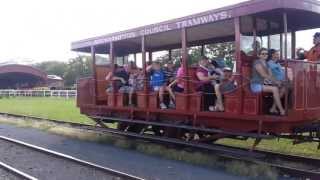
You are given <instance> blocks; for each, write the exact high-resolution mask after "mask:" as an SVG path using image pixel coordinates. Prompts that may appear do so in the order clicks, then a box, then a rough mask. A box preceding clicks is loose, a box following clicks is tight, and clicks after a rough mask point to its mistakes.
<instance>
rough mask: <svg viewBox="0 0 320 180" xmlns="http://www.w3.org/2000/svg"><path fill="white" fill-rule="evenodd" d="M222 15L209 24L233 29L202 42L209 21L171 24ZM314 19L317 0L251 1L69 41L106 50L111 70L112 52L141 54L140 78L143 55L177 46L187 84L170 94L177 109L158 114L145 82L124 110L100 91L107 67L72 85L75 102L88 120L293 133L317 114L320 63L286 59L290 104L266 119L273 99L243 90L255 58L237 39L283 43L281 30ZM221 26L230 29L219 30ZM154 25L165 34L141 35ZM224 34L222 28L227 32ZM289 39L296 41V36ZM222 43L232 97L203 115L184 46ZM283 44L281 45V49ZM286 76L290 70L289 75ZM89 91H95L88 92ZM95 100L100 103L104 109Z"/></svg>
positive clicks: (116, 96) (319, 9)
mask: <svg viewBox="0 0 320 180" xmlns="http://www.w3.org/2000/svg"><path fill="white" fill-rule="evenodd" d="M297 9H300V10H301V11H297ZM221 12H224V13H226V14H227V15H228V17H227V18H225V19H222V20H219V19H218V20H217V21H214V22H210V23H212V24H214V23H217V24H218V25H220V26H221V27H219V29H221V32H222V31H223V30H224V29H223V28H228V29H230V28H232V27H234V31H232V33H233V34H228V35H224V36H223V37H212V36H208V39H201V38H198V37H201V35H203V34H210V33H211V32H212V33H213V34H214V33H216V32H215V31H210V30H209V29H206V28H207V27H209V26H207V25H209V24H208V23H204V24H200V25H199V24H197V25H190V26H183V27H182V25H183V23H181V24H180V26H181V27H180V26H179V27H177V24H179V23H180V22H181V21H183V20H186V21H187V20H192V18H196V17H202V16H204V15H208V14H213V13H221ZM311 12H312V13H311ZM285 13H286V14H285ZM319 14H320V3H319V2H317V1H313V0H268V1H267V0H265V1H263V0H254V1H249V2H245V3H241V4H238V5H234V6H230V7H227V8H222V9H218V10H213V11H208V12H204V13H201V14H196V15H192V16H187V17H184V18H180V19H175V20H171V21H166V22H163V23H160V24H153V25H150V26H145V27H141V28H136V29H131V30H128V31H123V32H119V33H115V34H111V35H106V36H101V37H97V38H92V39H87V40H83V41H79V42H75V43H73V44H72V49H73V50H77V51H81V52H87V51H88V48H90V47H92V46H95V47H96V46H100V45H104V47H105V46H106V47H107V48H105V49H104V51H103V53H107V52H109V54H110V60H111V62H112V63H111V64H112V66H113V64H114V57H115V54H114V53H115V52H117V53H118V52H119V53H120V54H119V55H118V54H117V55H118V56H120V55H121V56H123V55H126V54H121V52H122V53H123V52H126V53H129V52H130V53H133V52H134V53H138V52H141V53H142V64H143V73H144V75H145V77H148V75H147V72H146V51H155V50H168V49H171V48H182V60H183V66H184V67H185V68H186V70H187V72H188V73H187V74H186V77H185V78H184V80H185V81H186V82H188V83H185V87H186V88H185V89H186V91H185V92H183V93H177V94H176V109H167V110H161V109H159V107H158V105H159V100H158V96H157V94H156V93H154V92H149V91H148V81H145V82H144V90H143V91H141V92H137V107H134V108H131V107H130V108H129V107H127V97H126V95H124V94H121V93H109V94H106V93H105V87H106V85H107V83H108V82H106V81H105V80H104V77H105V76H106V74H107V72H108V71H111V69H108V68H107V67H102V66H101V67H100V66H96V67H95V79H94V78H87V79H81V80H79V81H78V97H77V98H78V99H77V105H78V106H79V107H80V109H81V112H82V113H83V114H87V115H92V114H95V113H97V112H99V113H102V114H109V113H110V114H116V115H117V116H119V117H120V116H121V117H134V118H138V119H145V120H150V121H152V120H157V121H161V120H164V121H172V123H175V122H174V121H179V122H180V121H181V120H185V121H187V122H189V124H193V125H194V126H204V127H212V128H219V129H222V130H231V131H244V132H246V131H257V130H258V128H259V122H262V124H263V125H262V127H261V128H262V129H261V130H262V131H265V132H273V133H291V132H292V129H293V128H294V127H297V126H300V125H303V124H304V123H310V122H311V121H312V120H314V119H315V118H319V117H320V96H319V95H318V92H320V70H319V69H320V65H317V64H314V63H310V62H303V61H294V60H288V61H287V62H288V67H289V68H290V71H292V77H293V81H292V87H290V91H291V92H290V93H288V94H291V96H288V99H290V100H291V101H286V102H285V104H287V103H288V106H287V107H289V109H288V115H287V116H271V115H267V114H266V113H265V111H266V110H267V109H268V107H267V106H268V105H269V104H268V103H269V101H270V99H271V100H272V98H270V94H265V93H259V94H255V93H252V92H251V91H250V86H249V85H250V76H251V68H252V62H253V61H254V60H255V59H257V57H254V56H247V55H246V54H245V53H244V52H243V51H241V42H240V41H241V38H240V37H241V35H244V36H246V35H249V36H254V37H256V36H261V35H273V34H280V33H281V39H284V40H285V39H286V37H282V36H285V34H284V35H282V33H284V32H287V30H288V29H289V30H291V29H294V30H302V29H311V28H315V27H320V23H319V22H318V21H311V20H312V18H319ZM245 16H252V17H255V18H254V19H255V20H254V21H256V22H257V26H255V25H253V26H254V28H253V29H252V30H251V31H250V32H246V33H244V34H241V33H242V32H241V31H242V28H243V26H246V24H243V25H242V24H240V18H242V17H245ZM279 17H280V18H279ZM281 17H283V18H281ZM259 18H262V19H265V20H267V21H268V20H269V21H270V20H271V21H275V22H277V23H279V28H278V29H276V30H265V31H261V30H260V29H259V22H258V19H259ZM306 18H307V19H309V20H310V22H307V21H306V22H304V21H301V19H306ZM292 19H295V20H296V21H292ZM232 20H234V21H233V22H234V24H231V27H230V24H228V23H225V22H227V21H228V22H230V21H232ZM218 22H219V23H221V24H219V23H218ZM241 22H242V21H241ZM301 22H303V23H301ZM186 24H188V23H186ZM226 24H228V25H226ZM254 24H256V23H254ZM223 25H226V26H228V27H223ZM159 26H166V27H167V29H166V30H163V31H162V32H150V34H139V32H142V30H145V29H148V28H149V29H150V28H157V27H159ZM268 26H269V25H268ZM201 27H206V28H203V29H200V30H201V31H203V32H201V33H199V34H197V33H194V34H195V35H193V36H188V34H189V32H192V31H191V30H190V29H192V28H201ZM269 27H270V26H269ZM169 29H170V30H169ZM228 29H226V31H227V30H228ZM189 30H190V31H189ZM206 30H207V31H206ZM137 32H138V33H137ZM221 32H220V33H221ZM124 33H125V34H124ZM166 33H167V34H168V36H169V35H170V33H173V34H174V33H176V34H174V35H173V36H170V37H166V36H165V35H166ZM287 33H289V32H287ZM190 34H191V33H190ZM175 35H176V36H177V37H179V41H180V42H176V41H175V42H174V41H172V42H171V40H172V39H170V38H174V37H175ZM214 35H215V34H214ZM152 38H155V39H156V42H153V41H152V40H150V39H152ZM157 38H158V39H157ZM310 38H311V37H310ZM293 39H295V37H294V38H293ZM146 40H148V41H146ZM189 40H190V41H189ZM167 41H168V42H167ZM226 41H235V46H236V50H235V51H236V52H235V57H236V62H237V64H236V65H237V67H236V70H237V76H236V80H237V82H238V85H239V89H237V90H236V91H235V92H231V93H228V94H225V95H224V105H225V112H204V111H203V108H202V102H203V96H202V94H201V93H200V92H196V88H195V87H196V86H195V85H196V82H197V79H196V77H195V71H196V68H193V67H188V66H189V65H188V63H187V58H188V56H187V53H186V52H187V51H186V48H187V47H190V46H191V45H204V44H205V43H212V42H226ZM109 42H110V43H109ZM281 42H282V41H281ZM157 43H159V44H157ZM161 43H162V44H161ZM292 44H294V43H292ZM115 45H117V46H115ZM280 46H281V47H282V46H284V45H283V43H280ZM117 47H118V50H117ZM124 47H126V48H127V49H125V48H124ZM284 47H286V45H285V46H284ZM119 49H121V50H119ZM97 50H98V49H97ZM285 54H286V52H285ZM187 67H188V68H187ZM290 71H289V69H288V72H290ZM95 87H96V91H95V90H94V89H95ZM288 92H289V91H288ZM95 98H96V99H97V100H98V102H96V103H95V101H94V99H95ZM101 102H106V104H103V103H101Z"/></svg>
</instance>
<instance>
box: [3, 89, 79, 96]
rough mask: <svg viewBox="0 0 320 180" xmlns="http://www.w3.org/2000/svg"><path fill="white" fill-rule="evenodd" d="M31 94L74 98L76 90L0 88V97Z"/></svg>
mask: <svg viewBox="0 0 320 180" xmlns="http://www.w3.org/2000/svg"><path fill="white" fill-rule="evenodd" d="M14 96H31V97H64V98H74V97H76V96H77V91H76V90H13V89H12V90H8V89H5V90H0V97H14Z"/></svg>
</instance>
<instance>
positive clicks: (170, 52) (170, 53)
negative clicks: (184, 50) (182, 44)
mask: <svg viewBox="0 0 320 180" xmlns="http://www.w3.org/2000/svg"><path fill="white" fill-rule="evenodd" d="M168 53H169V54H168V56H169V61H172V49H169V50H168Z"/></svg>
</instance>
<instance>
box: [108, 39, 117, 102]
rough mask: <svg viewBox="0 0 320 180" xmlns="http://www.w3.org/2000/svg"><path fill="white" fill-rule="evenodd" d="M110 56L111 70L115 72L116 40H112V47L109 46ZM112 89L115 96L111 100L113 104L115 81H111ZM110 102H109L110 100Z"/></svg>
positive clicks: (112, 94)
mask: <svg viewBox="0 0 320 180" xmlns="http://www.w3.org/2000/svg"><path fill="white" fill-rule="evenodd" d="M109 58H110V62H111V71H112V72H113V73H114V72H115V51H114V42H110V48H109ZM111 85H112V89H113V91H112V92H111V96H112V97H113V98H112V100H111V101H113V102H112V103H111V104H115V90H116V89H115V87H116V85H115V81H111ZM108 104H109V102H108Z"/></svg>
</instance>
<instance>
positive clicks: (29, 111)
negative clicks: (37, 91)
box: [0, 97, 92, 125]
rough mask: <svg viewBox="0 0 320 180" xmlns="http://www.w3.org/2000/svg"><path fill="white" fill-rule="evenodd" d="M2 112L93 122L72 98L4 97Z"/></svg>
mask: <svg viewBox="0 0 320 180" xmlns="http://www.w3.org/2000/svg"><path fill="white" fill-rule="evenodd" d="M0 112H6V113H12V114H19V115H28V116H37V117H42V118H48V119H56V120H64V121H68V122H77V123H84V124H89V125H90V124H92V120H90V119H89V118H87V117H86V116H84V115H81V114H80V110H79V108H77V107H76V102H75V99H72V98H71V99H65V98H55V97H53V98H51V97H2V98H1V99H0Z"/></svg>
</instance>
